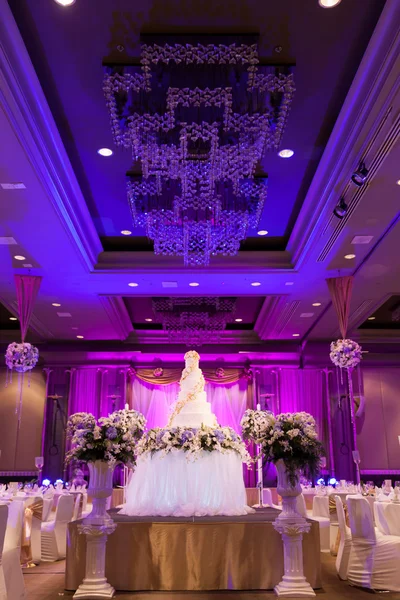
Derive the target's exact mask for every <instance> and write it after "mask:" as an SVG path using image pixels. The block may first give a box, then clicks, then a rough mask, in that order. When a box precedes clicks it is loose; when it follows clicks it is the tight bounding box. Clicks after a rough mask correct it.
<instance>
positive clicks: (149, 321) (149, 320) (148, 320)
mask: <svg viewBox="0 0 400 600" xmlns="http://www.w3.org/2000/svg"><path fill="white" fill-rule="evenodd" d="M152 320H153V319H145V321H147V322H148V323H151V322H152Z"/></svg>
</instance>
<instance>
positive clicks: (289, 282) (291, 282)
mask: <svg viewBox="0 0 400 600" xmlns="http://www.w3.org/2000/svg"><path fill="white" fill-rule="evenodd" d="M285 285H294V281H286V283H285Z"/></svg>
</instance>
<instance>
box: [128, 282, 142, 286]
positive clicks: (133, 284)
mask: <svg viewBox="0 0 400 600" xmlns="http://www.w3.org/2000/svg"><path fill="white" fill-rule="evenodd" d="M128 285H129V287H137V286H138V285H139V284H138V283H135V282H132V283H128Z"/></svg>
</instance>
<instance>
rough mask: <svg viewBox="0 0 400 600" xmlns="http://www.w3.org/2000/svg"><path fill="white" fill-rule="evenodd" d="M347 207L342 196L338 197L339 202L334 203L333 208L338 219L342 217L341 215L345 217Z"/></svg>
mask: <svg viewBox="0 0 400 600" xmlns="http://www.w3.org/2000/svg"><path fill="white" fill-rule="evenodd" d="M347 208H348V206H347V204H346V202H345V201H344V200H343V198H340V200H339V202H338V203H337V204H336V206H335V208H334V209H333V214H334V215H335V217H337V218H338V219H343V217H345V216H346V214H347Z"/></svg>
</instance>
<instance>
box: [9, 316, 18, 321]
mask: <svg viewBox="0 0 400 600" xmlns="http://www.w3.org/2000/svg"><path fill="white" fill-rule="evenodd" d="M10 321H18V319H17V317H10Z"/></svg>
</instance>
